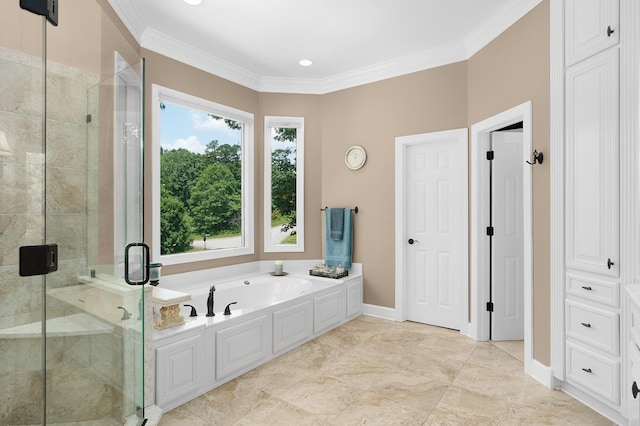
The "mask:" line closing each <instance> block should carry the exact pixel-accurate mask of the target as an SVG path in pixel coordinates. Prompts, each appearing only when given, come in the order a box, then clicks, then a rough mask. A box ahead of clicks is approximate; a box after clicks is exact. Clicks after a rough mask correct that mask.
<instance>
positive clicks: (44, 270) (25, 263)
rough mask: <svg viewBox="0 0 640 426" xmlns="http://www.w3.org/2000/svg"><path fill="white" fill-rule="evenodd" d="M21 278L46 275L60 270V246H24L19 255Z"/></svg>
mask: <svg viewBox="0 0 640 426" xmlns="http://www.w3.org/2000/svg"><path fill="white" fill-rule="evenodd" d="M19 263H20V266H19V269H20V270H19V273H20V276H21V277H30V276H33V275H46V274H48V273H49V272H55V271H57V270H58V244H55V243H54V244H43V245H39V246H22V247H20V253H19Z"/></svg>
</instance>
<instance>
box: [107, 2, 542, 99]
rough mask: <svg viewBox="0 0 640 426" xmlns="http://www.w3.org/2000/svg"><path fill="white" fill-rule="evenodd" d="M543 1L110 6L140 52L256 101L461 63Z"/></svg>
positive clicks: (225, 3)
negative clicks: (227, 84)
mask: <svg viewBox="0 0 640 426" xmlns="http://www.w3.org/2000/svg"><path fill="white" fill-rule="evenodd" d="M540 1H541V0H202V3H201V4H200V5H198V6H191V5H188V4H186V3H184V1H183V0H161V1H159V0H135V1H133V0H109V3H110V4H111V5H112V7H113V8H114V10H115V11H116V13H117V14H118V15H119V16H120V18H121V19H122V20H123V22H124V24H125V25H126V26H127V28H128V29H129V31H131V33H132V34H133V36H134V37H136V39H137V40H138V42H139V43H140V45H141V46H142V47H143V48H146V49H149V50H153V51H155V52H158V53H161V54H163V55H166V56H169V57H172V58H174V59H177V60H179V61H182V62H185V63H187V64H190V65H193V66H196V67H198V68H201V69H203V70H205V71H208V72H211V73H213V74H216V75H218V76H220V77H223V78H226V79H229V80H231V81H234V82H236V83H239V84H242V85H244V86H247V87H250V88H252V89H255V90H259V91H264V92H288V93H292V92H293V93H327V92H331V91H334V90H340V89H343V88H347V87H353V86H357V85H360V84H365V83H369V82H373V81H378V80H382V79H385V78H390V77H394V76H398V75H403V74H407V73H410V72H415V71H419V70H423V69H428V68H432V67H435V66H439V65H444V64H447V63H453V62H457V61H461V60H466V59H468V58H469V57H471V56H472V55H473V54H474V53H475V52H477V51H478V50H479V49H481V48H482V47H483V46H484V45H486V44H487V43H488V42H490V41H491V40H492V39H493V38H495V37H496V36H497V35H499V34H500V33H501V32H502V31H504V30H505V29H506V28H508V27H509V26H510V25H511V24H513V23H514V22H515V21H516V20H518V19H519V18H520V17H522V16H523V15H524V14H526V13H527V12H528V11H529V10H531V9H532V8H533V7H534V6H535V5H537V4H538V3H539V2H540ZM301 59H310V60H311V61H313V65H311V66H308V67H303V66H301V65H299V63H298V62H299V61H300V60H301Z"/></svg>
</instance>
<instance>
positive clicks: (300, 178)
mask: <svg viewBox="0 0 640 426" xmlns="http://www.w3.org/2000/svg"><path fill="white" fill-rule="evenodd" d="M277 127H285V128H296V129H297V132H296V244H272V243H271V208H272V206H271V154H272V148H271V129H273V128H277ZM263 216H264V236H263V238H264V252H265V253H287V252H292V253H299V252H304V117H281V116H265V117H264V210H263Z"/></svg>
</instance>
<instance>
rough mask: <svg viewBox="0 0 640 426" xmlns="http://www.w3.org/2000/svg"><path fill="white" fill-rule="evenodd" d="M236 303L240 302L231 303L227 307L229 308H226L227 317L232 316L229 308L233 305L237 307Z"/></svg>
mask: <svg viewBox="0 0 640 426" xmlns="http://www.w3.org/2000/svg"><path fill="white" fill-rule="evenodd" d="M236 303H238V302H231V303H229V304H228V305H227V307H226V308H224V314H225V315H231V309H230V308H229V306H231V305H235V304H236Z"/></svg>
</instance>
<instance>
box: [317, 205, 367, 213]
mask: <svg viewBox="0 0 640 426" xmlns="http://www.w3.org/2000/svg"><path fill="white" fill-rule="evenodd" d="M328 208H329V207H326V206H325V208H324V209H320V210H321V211H325V210H326V209H328ZM351 211H352V212H354V213H355V214H358V206H356V207H355V208H353V209H351Z"/></svg>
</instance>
